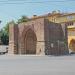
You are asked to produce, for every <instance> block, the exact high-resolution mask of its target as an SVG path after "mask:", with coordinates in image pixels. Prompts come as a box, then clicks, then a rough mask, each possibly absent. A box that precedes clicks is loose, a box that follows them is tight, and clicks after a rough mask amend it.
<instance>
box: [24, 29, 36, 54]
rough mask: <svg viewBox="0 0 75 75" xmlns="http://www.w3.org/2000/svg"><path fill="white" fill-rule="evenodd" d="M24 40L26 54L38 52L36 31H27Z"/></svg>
mask: <svg viewBox="0 0 75 75" xmlns="http://www.w3.org/2000/svg"><path fill="white" fill-rule="evenodd" d="M24 42H25V53H26V54H36V43H37V38H36V35H35V33H34V31H32V30H31V29H29V30H28V31H27V32H26V35H25V39H24Z"/></svg>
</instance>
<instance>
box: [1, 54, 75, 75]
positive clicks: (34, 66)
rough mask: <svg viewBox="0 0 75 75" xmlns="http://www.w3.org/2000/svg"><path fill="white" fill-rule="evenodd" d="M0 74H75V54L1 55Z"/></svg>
mask: <svg viewBox="0 0 75 75" xmlns="http://www.w3.org/2000/svg"><path fill="white" fill-rule="evenodd" d="M0 75H75V56H60V57H59V56H57V57H52V56H13V55H1V56H0Z"/></svg>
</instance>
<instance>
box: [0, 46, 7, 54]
mask: <svg viewBox="0 0 75 75" xmlns="http://www.w3.org/2000/svg"><path fill="white" fill-rule="evenodd" d="M6 53H8V46H5V45H0V55H3V54H6Z"/></svg>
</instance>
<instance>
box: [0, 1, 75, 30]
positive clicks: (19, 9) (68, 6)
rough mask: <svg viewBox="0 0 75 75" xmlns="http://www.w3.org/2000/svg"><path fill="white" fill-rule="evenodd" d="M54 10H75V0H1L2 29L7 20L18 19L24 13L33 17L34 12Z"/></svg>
mask: <svg viewBox="0 0 75 75" xmlns="http://www.w3.org/2000/svg"><path fill="white" fill-rule="evenodd" d="M46 1H47V2H46ZM48 1H49V2H48ZM31 2H32V3H31ZM36 2H38V3H36ZM53 10H60V11H61V12H75V0H36V1H35V0H0V20H1V21H2V23H1V24H0V29H1V28H2V27H4V26H5V24H6V23H7V22H9V21H11V20H17V19H18V18H20V17H21V16H22V15H26V16H29V17H31V16H32V15H34V14H35V15H42V14H47V13H49V12H52V11H53Z"/></svg>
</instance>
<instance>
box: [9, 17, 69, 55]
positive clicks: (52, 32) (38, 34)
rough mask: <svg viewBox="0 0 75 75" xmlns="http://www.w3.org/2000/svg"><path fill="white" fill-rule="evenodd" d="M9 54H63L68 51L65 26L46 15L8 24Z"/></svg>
mask: <svg viewBox="0 0 75 75" xmlns="http://www.w3.org/2000/svg"><path fill="white" fill-rule="evenodd" d="M8 52H9V54H36V55H63V54H67V53H68V43H67V26H66V25H65V24H63V25H62V24H60V23H55V22H53V21H52V22H51V21H50V18H48V16H39V17H37V16H34V17H33V18H31V19H30V20H29V21H28V22H26V23H24V22H23V23H20V24H18V25H15V24H13V23H10V25H9V51H8Z"/></svg>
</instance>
